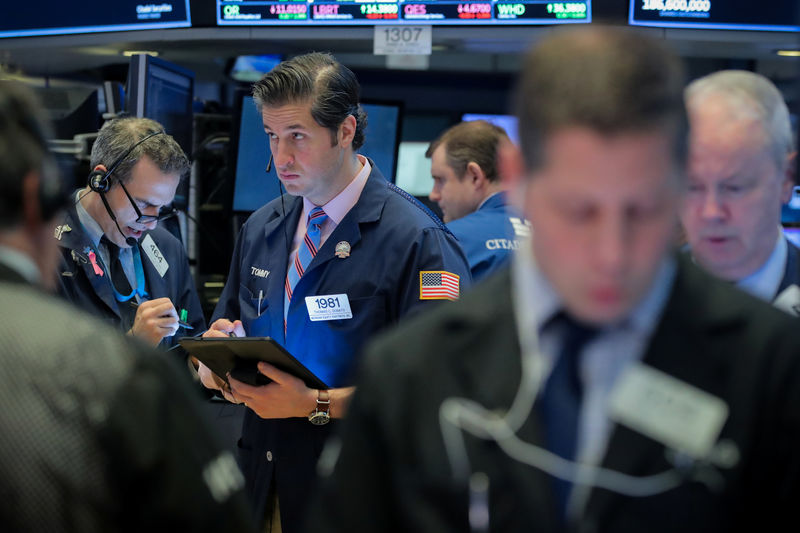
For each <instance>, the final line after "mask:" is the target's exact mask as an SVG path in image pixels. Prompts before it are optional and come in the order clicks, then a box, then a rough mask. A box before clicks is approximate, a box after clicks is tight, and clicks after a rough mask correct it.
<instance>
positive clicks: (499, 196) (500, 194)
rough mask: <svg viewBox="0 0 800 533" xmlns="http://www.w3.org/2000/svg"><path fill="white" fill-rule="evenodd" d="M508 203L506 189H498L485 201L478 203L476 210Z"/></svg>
mask: <svg viewBox="0 0 800 533" xmlns="http://www.w3.org/2000/svg"><path fill="white" fill-rule="evenodd" d="M503 205H506V193H505V191H497V192H496V193H494V194H490V195H489V196H487V197H486V198H484V199H483V201H482V202H481V203H480V205H478V209H476V211H478V210H480V209H483V208H484V207H487V208H488V207H500V206H503Z"/></svg>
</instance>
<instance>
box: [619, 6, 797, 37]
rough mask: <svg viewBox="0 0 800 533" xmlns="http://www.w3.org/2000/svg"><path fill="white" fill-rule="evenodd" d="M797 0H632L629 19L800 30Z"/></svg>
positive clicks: (662, 24) (680, 25) (643, 23)
mask: <svg viewBox="0 0 800 533" xmlns="http://www.w3.org/2000/svg"><path fill="white" fill-rule="evenodd" d="M799 17H800V3H799V2H798V1H797V0H768V1H762V2H754V1H753V0H630V8H629V10H628V21H629V23H630V24H634V25H639V26H658V27H664V28H708V29H735V30H761V31H765V30H768V31H800V18H799Z"/></svg>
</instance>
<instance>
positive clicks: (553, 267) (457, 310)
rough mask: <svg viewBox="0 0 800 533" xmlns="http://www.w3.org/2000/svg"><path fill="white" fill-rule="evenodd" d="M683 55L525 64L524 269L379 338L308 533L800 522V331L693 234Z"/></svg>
mask: <svg viewBox="0 0 800 533" xmlns="http://www.w3.org/2000/svg"><path fill="white" fill-rule="evenodd" d="M682 89H683V76H682V69H681V68H680V63H679V62H678V60H677V58H675V57H674V56H673V55H672V54H671V53H669V52H668V51H666V50H665V49H663V48H662V46H661V44H660V43H658V42H656V41H654V40H651V39H649V38H647V37H645V36H643V35H641V34H637V33H633V32H628V31H625V30H622V29H609V28H602V27H595V28H583V29H573V30H567V31H559V32H556V33H555V34H553V35H551V36H548V37H546V38H544V39H542V40H541V41H540V42H539V43H538V45H537V46H536V47H535V48H534V49H533V51H532V52H531V53H530V54H529V55H528V56H527V58H526V60H525V62H524V67H523V74H522V79H521V82H520V86H519V95H518V100H517V113H518V116H519V119H520V122H519V124H520V139H521V156H520V155H519V154H516V153H514V152H507V153H505V154H504V156H503V160H502V161H503V164H502V165H501V168H503V169H504V175H507V176H509V178H510V179H511V181H512V183H511V187H512V189H511V190H512V191H514V193H515V195H518V196H517V197H519V198H520V203H521V204H522V205H521V209H522V213H523V214H524V215H525V216H526V218H527V219H528V220H530V222H531V235H532V236H531V239H530V241H529V242H528V241H526V242H525V243H523V244H522V245H521V247H520V250H519V253H517V254H516V255H515V256H514V259H513V260H512V265H511V267H512V268H511V269H510V270H509V271H506V272H505V273H503V274H501V275H498V276H494V277H493V278H491V279H489V280H487V281H486V283H484V284H483V285H481V286H478V287H476V288H475V289H474V290H473V291H472V292H471V293H469V294H466V295H465V296H464V297H463V298H462V299H461V300H460V301H459V302H457V303H454V304H451V305H448V306H445V307H442V308H440V309H437V310H435V311H433V312H431V313H429V314H426V315H423V316H420V317H419V319H418V320H412V321H409V322H407V323H406V324H405V325H404V326H403V327H400V328H398V329H397V330H395V331H393V332H390V333H389V334H387V336H386V337H384V338H382V339H380V340H378V341H377V342H375V343H374V344H373V345H372V346H371V348H370V349H369V350H368V353H367V355H366V358H365V365H364V371H363V373H362V375H361V379H360V381H359V384H358V389H357V392H356V395H355V397H354V399H353V403H352V405H351V408H350V412H349V415H348V419H347V420H346V421H345V426H346V427H345V428H344V431H343V435H342V438H341V441H340V442H334V443H332V444H330V445H329V446H328V448H327V449H326V453H324V454H323V460H322V461H321V464H320V468H321V469H322V471H323V472H324V473H326V474H327V475H328V477H327V479H326V480H324V481H323V482H322V483H321V485H322V486H323V490H322V491H321V494H320V496H319V498H318V499H317V500H316V505H317V507H316V510H317V511H318V512H317V513H316V515H315V519H314V520H313V521H312V523H311V527H310V528H309V529H308V531H318V530H319V529H320V528H321V527H322V526H323V525H324V526H325V528H326V531H343V532H344V531H347V532H348V533H351V532H366V531H398V532H400V531H414V532H431V533H433V532H436V533H442V532H456V531H520V532H522V531H537V532H546V533H547V532H556V531H603V532H624V533H628V532H631V533H633V532H636V533H639V532H642V531H648V532H664V533H667V532H670V533H672V532H675V531H681V532H684V533H686V532H692V533H694V532H696V533H700V532H703V533H708V532H723V531H725V532H727V531H753V530H762V529H775V528H778V524H781V523H790V521H792V520H794V519H795V511H794V509H795V505H796V501H797V495H798V493H800V454H798V453H797V448H798V445H800V417H798V413H800V357H798V354H800V331H798V328H797V324H796V322H795V321H794V319H792V318H791V317H789V316H787V315H786V314H785V313H782V312H780V311H778V310H776V309H774V308H772V307H771V306H769V305H767V304H766V303H764V302H761V301H759V300H757V299H754V298H752V297H750V296H749V295H746V294H743V293H741V292H740V291H737V290H736V289H734V288H732V287H730V286H729V285H728V284H726V283H724V282H721V281H718V280H715V279H714V278H712V277H711V276H709V275H707V274H705V273H703V272H702V271H701V270H700V269H698V268H696V267H694V266H693V265H692V264H691V261H689V260H688V259H686V258H685V257H684V258H680V257H678V256H677V254H676V253H675V252H676V251H675V250H673V243H674V239H675V235H674V233H675V230H676V228H677V226H678V224H677V219H678V207H679V204H680V202H681V200H682V194H683V191H684V187H685V184H684V180H685V175H684V172H685V164H686V142H687V139H686V137H687V124H686V116H685V111H684V106H683V98H682Z"/></svg>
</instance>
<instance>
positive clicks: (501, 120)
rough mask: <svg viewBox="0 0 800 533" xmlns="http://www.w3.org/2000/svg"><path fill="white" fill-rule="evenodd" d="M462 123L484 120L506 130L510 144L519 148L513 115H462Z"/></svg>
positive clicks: (515, 118)
mask: <svg viewBox="0 0 800 533" xmlns="http://www.w3.org/2000/svg"><path fill="white" fill-rule="evenodd" d="M461 120H462V121H464V122H469V121H470V120H485V121H486V122H489V123H490V124H494V125H495V126H500V127H501V128H503V129H504V130H506V135H508V138H509V139H511V142H513V143H514V144H516V145H517V146H519V134H518V133H517V117H515V116H514V115H483V114H479V113H464V115H463V116H462V117H461Z"/></svg>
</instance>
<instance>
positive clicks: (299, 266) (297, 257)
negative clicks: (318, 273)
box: [294, 253, 305, 280]
mask: <svg viewBox="0 0 800 533" xmlns="http://www.w3.org/2000/svg"><path fill="white" fill-rule="evenodd" d="M294 269H295V270H296V271H297V276H298V280H299V279H300V278H302V277H303V273H304V272H305V270H303V265H302V263H300V254H299V253H298V254H297V255H295V256H294Z"/></svg>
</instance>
